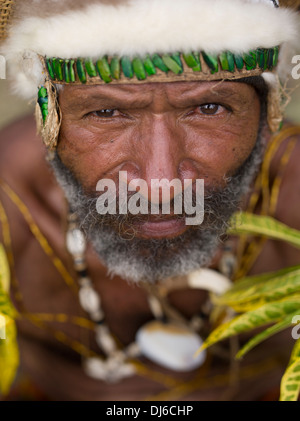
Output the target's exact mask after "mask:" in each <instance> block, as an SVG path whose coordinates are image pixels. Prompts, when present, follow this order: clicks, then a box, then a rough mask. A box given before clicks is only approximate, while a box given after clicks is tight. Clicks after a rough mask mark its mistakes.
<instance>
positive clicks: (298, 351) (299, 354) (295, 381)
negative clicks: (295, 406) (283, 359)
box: [280, 339, 300, 401]
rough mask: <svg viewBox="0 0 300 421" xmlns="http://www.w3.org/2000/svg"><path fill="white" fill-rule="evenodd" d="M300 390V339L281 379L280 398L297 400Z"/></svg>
mask: <svg viewBox="0 0 300 421" xmlns="http://www.w3.org/2000/svg"><path fill="white" fill-rule="evenodd" d="M299 392H300V339H298V340H297V342H296V344H295V345H294V348H293V351H292V354H291V358H290V361H289V364H288V367H287V369H286V371H285V373H284V375H283V377H282V379H281V385H280V400H281V401H296V400H297V399H298V397H299Z"/></svg>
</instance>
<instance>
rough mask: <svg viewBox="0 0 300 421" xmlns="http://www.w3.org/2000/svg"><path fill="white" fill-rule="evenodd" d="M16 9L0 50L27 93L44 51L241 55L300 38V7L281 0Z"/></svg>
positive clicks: (37, 81)
mask: <svg viewBox="0 0 300 421" xmlns="http://www.w3.org/2000/svg"><path fill="white" fill-rule="evenodd" d="M3 2H4V3H5V0H2V3H3ZM15 8H16V10H15V14H14V16H13V17H15V19H13V20H12V23H11V25H10V28H9V32H8V38H7V40H6V41H5V43H4V44H3V45H2V46H1V47H0V48H1V50H0V52H1V53H2V54H4V55H5V57H6V59H7V62H8V64H9V72H10V73H11V74H12V75H13V77H14V79H15V89H16V90H17V91H18V92H19V93H20V94H21V95H23V96H25V97H33V96H35V95H36V92H37V87H38V86H40V85H43V83H44V81H45V78H46V77H47V74H46V73H47V72H45V69H44V68H43V66H42V63H41V61H40V59H39V56H45V57H58V58H62V59H74V58H78V57H89V58H91V59H92V60H93V59H94V60H96V59H98V58H99V57H101V56H105V55H110V56H112V55H119V56H124V55H125V56H129V57H132V58H133V57H135V56H145V55H146V54H150V55H151V54H154V53H159V54H165V53H168V54H169V53H172V52H177V51H180V52H190V51H206V52H207V53H210V54H219V53H222V52H223V51H230V52H232V53H233V54H243V53H248V52H249V51H250V50H256V49H257V48H265V49H267V48H272V47H275V46H282V45H285V44H289V43H292V42H294V41H295V40H297V39H298V38H297V37H298V32H297V31H298V19H297V16H296V13H294V12H293V11H292V10H291V9H289V8H284V7H283V8H282V7H278V2H277V0H184V1H182V0H128V1H121V0H114V1H110V2H108V1H106V0H98V1H97V0H90V1H81V0H75V1H70V0H60V1H57V0H52V1H49V0H22V2H19V4H16V6H15ZM280 65H281V63H280ZM281 67H282V66H281Z"/></svg>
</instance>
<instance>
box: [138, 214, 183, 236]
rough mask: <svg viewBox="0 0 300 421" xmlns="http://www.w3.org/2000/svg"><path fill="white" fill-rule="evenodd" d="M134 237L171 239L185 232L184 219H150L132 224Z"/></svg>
mask: <svg viewBox="0 0 300 421" xmlns="http://www.w3.org/2000/svg"><path fill="white" fill-rule="evenodd" d="M133 225H134V228H136V233H135V234H136V236H137V237H142V238H173V237H177V236H179V235H181V234H183V233H184V232H185V231H186V230H187V228H188V227H187V225H186V223H185V218H152V219H150V220H148V221H145V222H141V221H139V222H137V223H134V224H133Z"/></svg>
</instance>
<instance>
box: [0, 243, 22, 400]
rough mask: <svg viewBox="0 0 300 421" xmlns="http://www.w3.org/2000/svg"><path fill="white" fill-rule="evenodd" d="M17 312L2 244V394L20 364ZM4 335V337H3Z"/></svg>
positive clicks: (0, 344)
mask: <svg viewBox="0 0 300 421" xmlns="http://www.w3.org/2000/svg"><path fill="white" fill-rule="evenodd" d="M15 316H16V312H15V310H14V308H13V306H12V304H11V302H10V299H9V269H8V264H7V260H6V255H5V252H4V249H3V247H2V246H1V244H0V332H1V335H0V394H1V395H6V394H7V393H8V392H9V390H10V387H11V384H12V382H13V381H14V379H15V375H16V371H17V368H18V365H19V350H18V344H17V330H16V324H15V322H14V317H15ZM1 337H4V339H1Z"/></svg>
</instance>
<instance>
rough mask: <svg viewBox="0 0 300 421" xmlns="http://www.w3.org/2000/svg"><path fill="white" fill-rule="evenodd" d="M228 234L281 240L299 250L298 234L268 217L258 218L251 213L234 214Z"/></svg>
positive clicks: (299, 233)
mask: <svg viewBox="0 0 300 421" xmlns="http://www.w3.org/2000/svg"><path fill="white" fill-rule="evenodd" d="M229 234H252V235H260V236H264V237H268V238H272V239H274V240H282V241H286V242H287V243H289V244H291V245H293V246H295V247H297V248H300V232H299V231H297V230H295V229H293V228H289V227H288V226H287V225H285V224H283V223H282V222H279V221H276V220H275V219H274V218H271V217H270V216H259V215H253V214H251V213H247V212H244V213H240V214H235V215H234V217H233V218H232V220H231V228H230V229H229Z"/></svg>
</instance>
